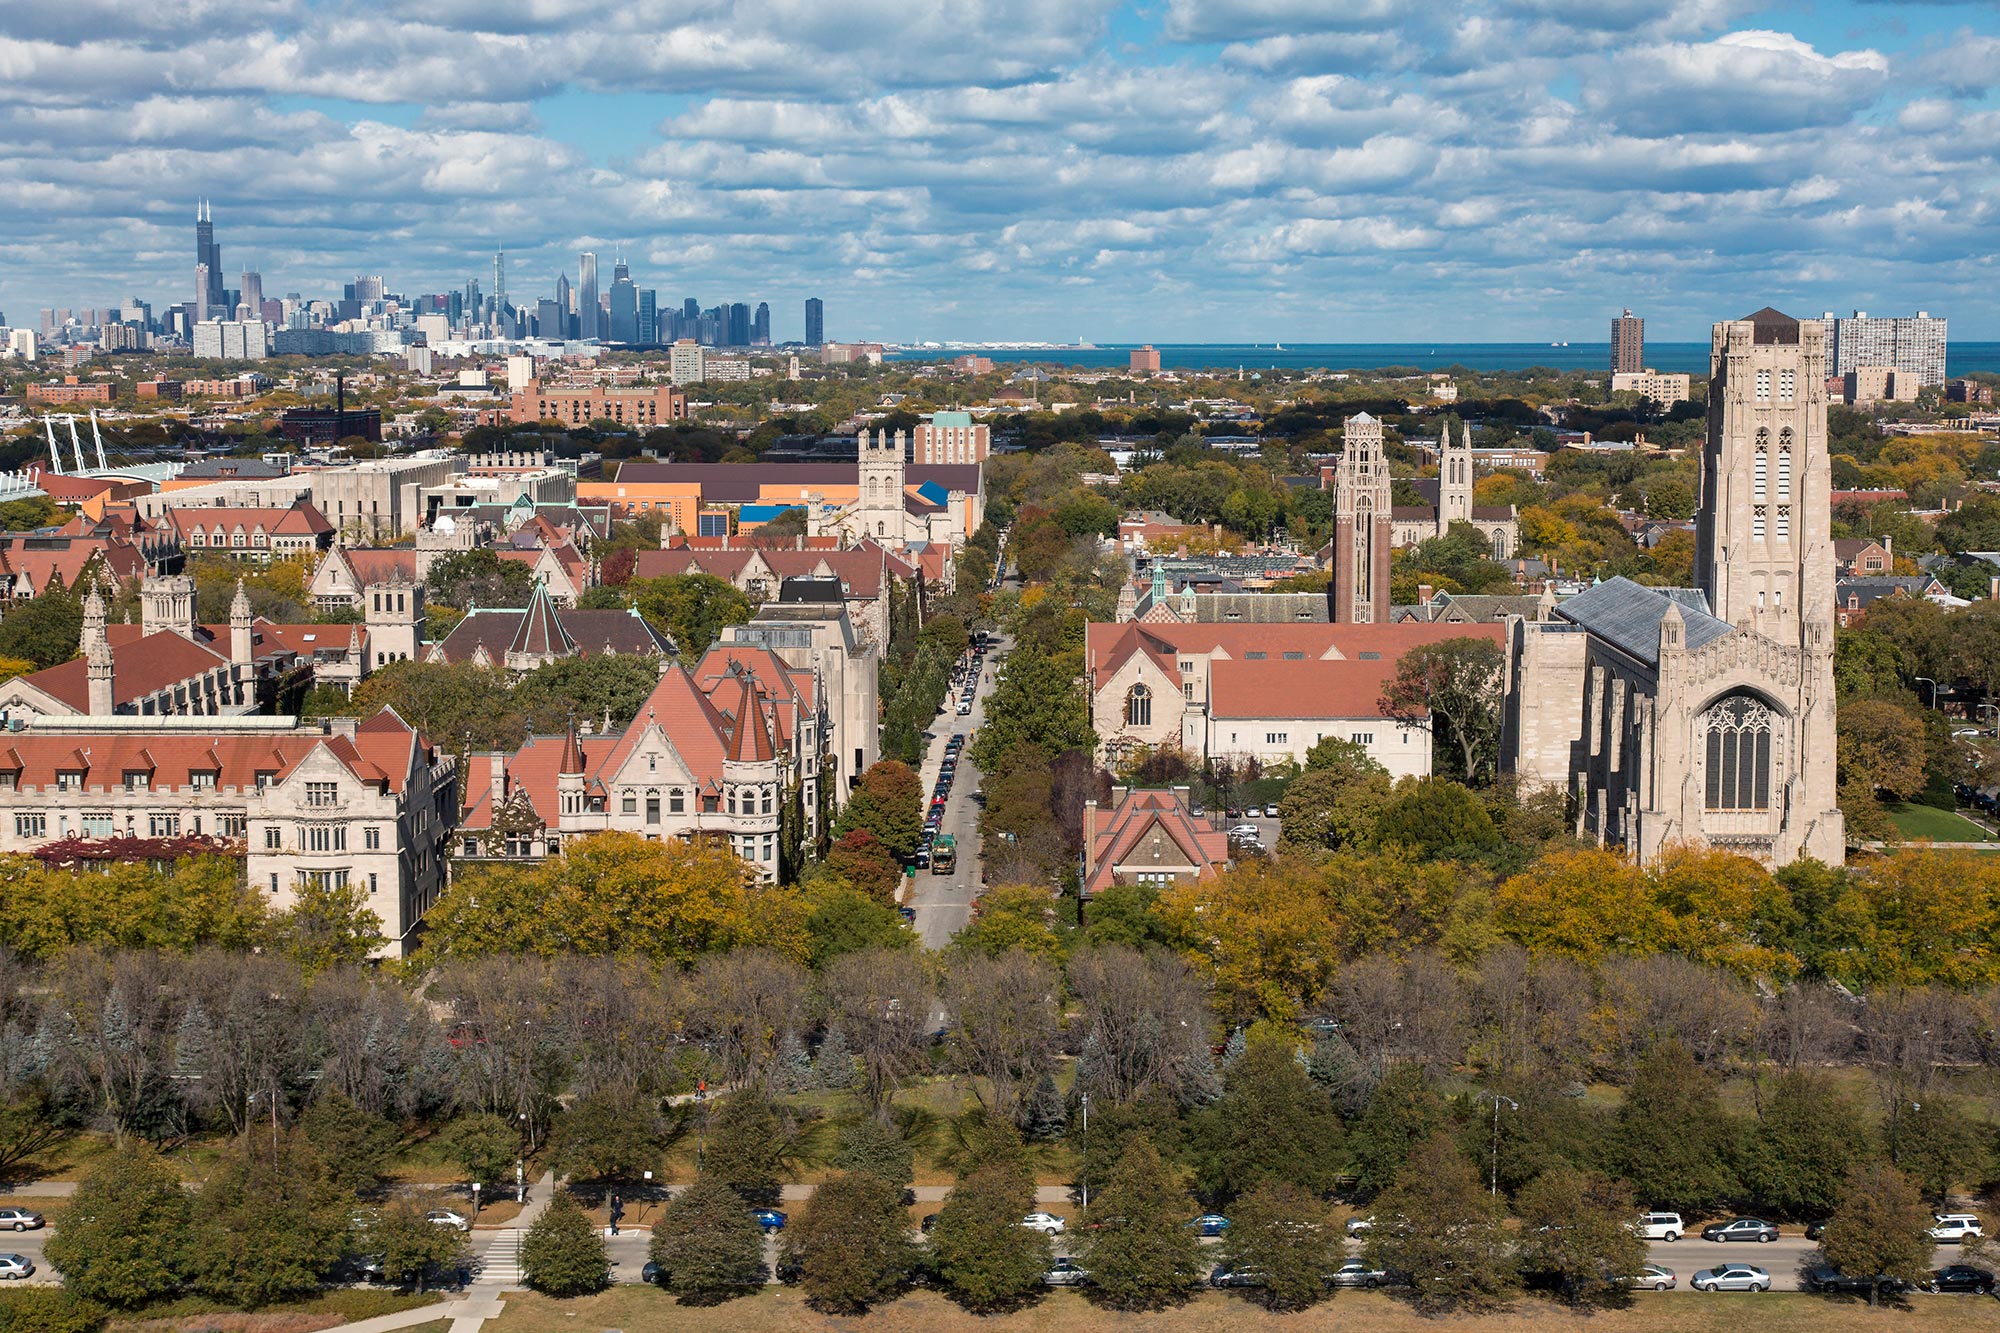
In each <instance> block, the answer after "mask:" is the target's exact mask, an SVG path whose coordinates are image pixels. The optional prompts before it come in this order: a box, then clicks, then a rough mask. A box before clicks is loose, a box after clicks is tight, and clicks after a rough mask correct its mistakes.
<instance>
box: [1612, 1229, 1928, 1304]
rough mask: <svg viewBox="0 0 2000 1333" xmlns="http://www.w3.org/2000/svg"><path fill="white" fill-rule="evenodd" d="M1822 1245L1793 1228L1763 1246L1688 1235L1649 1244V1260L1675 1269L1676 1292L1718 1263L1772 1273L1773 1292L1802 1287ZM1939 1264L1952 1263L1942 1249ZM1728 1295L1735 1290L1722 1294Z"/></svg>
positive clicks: (1685, 1289)
mask: <svg viewBox="0 0 2000 1333" xmlns="http://www.w3.org/2000/svg"><path fill="white" fill-rule="evenodd" d="M1818 1248H1819V1246H1818V1245H1817V1244H1815V1243H1814V1242H1812V1241H1809V1240H1807V1239H1806V1238H1805V1237H1804V1236H1802V1235H1800V1234H1799V1233H1798V1232H1796V1231H1793V1232H1791V1233H1789V1234H1786V1235H1781V1236H1779V1237H1778V1238H1777V1239H1776V1240H1774V1241H1771V1242H1770V1243H1769V1244H1765V1245H1759V1244H1758V1243H1757V1242H1755V1241H1712V1240H1702V1239H1700V1238H1699V1237H1693V1238H1690V1237H1686V1236H1683V1237H1682V1238H1681V1239H1679V1240H1677V1241H1674V1242H1673V1243H1672V1244H1668V1243H1667V1242H1666V1241H1660V1240H1656V1241H1653V1242H1651V1243H1650V1244H1649V1245H1647V1247H1646V1259H1647V1261H1648V1262H1649V1263H1656V1264H1658V1265H1659V1266H1660V1267H1662V1268H1668V1269H1672V1270H1673V1274H1674V1277H1675V1278H1676V1279H1677V1281H1676V1284H1675V1286H1674V1290H1675V1291H1692V1290H1694V1288H1692V1287H1690V1286H1689V1285H1688V1282H1689V1280H1690V1279H1692V1278H1693V1277H1694V1275H1695V1274H1696V1273H1699V1272H1700V1271H1701V1270H1702V1269H1704V1268H1714V1267H1715V1266H1716V1265H1718V1264H1753V1265H1755V1266H1756V1267H1758V1268H1761V1269H1763V1270H1764V1271H1765V1272H1767V1273H1769V1274H1770V1275H1771V1290H1772V1291H1797V1290H1798V1289H1799V1265H1800V1263H1801V1262H1802V1261H1803V1260H1804V1259H1805V1257H1806V1256H1807V1255H1808V1254H1811V1253H1813V1252H1814V1251H1816V1250H1817V1249H1818ZM1936 1262H1937V1263H1938V1264H1939V1265H1943V1264H1947V1263H1949V1262H1951V1260H1950V1258H1949V1257H1947V1255H1946V1254H1945V1253H1944V1252H1943V1251H1940V1252H1939V1254H1938V1257H1937V1261H1936ZM1720 1294H1722V1295H1724V1296H1728V1295H1733V1294H1735V1293H1732V1292H1722V1293H1720Z"/></svg>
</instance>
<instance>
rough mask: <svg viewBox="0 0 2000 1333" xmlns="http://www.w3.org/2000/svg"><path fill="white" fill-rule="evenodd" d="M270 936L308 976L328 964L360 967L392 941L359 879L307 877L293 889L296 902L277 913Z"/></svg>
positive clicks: (330, 966) (318, 971)
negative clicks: (341, 880) (345, 881)
mask: <svg viewBox="0 0 2000 1333" xmlns="http://www.w3.org/2000/svg"><path fill="white" fill-rule="evenodd" d="M271 935H272V939H273V942H274V943H276V945H277V946H278V948H280V949H281V950H283V951H284V952H285V953H286V954H287V955H289V956H290V957H291V959H292V961H293V962H295V963H297V964H298V965H299V972H300V974H301V975H302V976H304V977H305V978H306V979H307V980H311V979H312V978H313V977H315V976H317V975H318V974H320V973H321V972H324V971H326V970H327V969H328V968H332V967H354V966H359V965H360V964H362V963H365V962H367V961H368V959H369V958H370V957H371V956H372V955H373V954H374V952H375V951H376V950H377V949H379V948H381V947H382V945H383V944H385V943H386V942H387V941H386V940H385V938H384V937H383V934H382V918H381V917H380V916H379V915H377V914H376V913H375V912H374V911H372V910H370V908H369V906H368V890H367V888H366V887H364V886H363V885H362V884H361V883H360V882H359V881H358V880H357V881H355V882H354V883H351V884H335V883H333V882H331V881H330V880H329V881H327V882H326V883H316V882H314V881H313V880H311V879H310V878H308V879H305V880H303V881H302V882H300V883H299V884H298V885H297V886H296V887H295V888H294V889H293V890H292V905H291V907H289V908H288V909H286V910H285V911H283V912H280V913H279V914H278V915H277V916H276V917H274V918H272V921H271Z"/></svg>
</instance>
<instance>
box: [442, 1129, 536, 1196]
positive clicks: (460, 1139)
mask: <svg viewBox="0 0 2000 1333" xmlns="http://www.w3.org/2000/svg"><path fill="white" fill-rule="evenodd" d="M438 1147H439V1148H440V1150H442V1151H443V1153H444V1155H445V1157H446V1159H447V1160H449V1161H450V1162H451V1163H453V1164H454V1165H455V1166H457V1167H458V1168H459V1169H461V1170H462V1171H464V1172H465V1178H466V1180H467V1181H469V1182H470V1181H477V1182H478V1183H480V1184H482V1185H492V1184H496V1183H498V1182H500V1181H503V1180H506V1179H507V1178H508V1177H509V1176H511V1175H513V1174H514V1163H515V1162H516V1161H518V1160H519V1159H520V1156H521V1136H520V1135H519V1134H518V1133H516V1132H515V1130H514V1127H513V1126H512V1125H510V1124H508V1123H507V1122H506V1121H505V1120H502V1119H501V1118H500V1117H499V1116H497V1115H489V1114H486V1113H483V1112H482V1113H479V1114H475V1115H462V1116H460V1117H459V1118H458V1119H456V1120H454V1121H452V1122H451V1123H450V1124H448V1125H446V1126H445V1127H444V1130H443V1132H442V1133H440V1134H439V1135H438Z"/></svg>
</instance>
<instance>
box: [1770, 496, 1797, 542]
mask: <svg viewBox="0 0 2000 1333" xmlns="http://www.w3.org/2000/svg"><path fill="white" fill-rule="evenodd" d="M1772 532H1773V535H1774V536H1775V537H1776V538H1777V539H1778V540H1779V541H1781V542H1788V541H1790V540H1791V539H1792V507H1791V506H1790V505H1779V506H1778V518H1777V526H1776V527H1775V528H1774V529H1773V530H1772Z"/></svg>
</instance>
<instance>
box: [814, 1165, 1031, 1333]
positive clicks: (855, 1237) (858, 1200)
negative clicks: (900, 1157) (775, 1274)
mask: <svg viewBox="0 0 2000 1333" xmlns="http://www.w3.org/2000/svg"><path fill="white" fill-rule="evenodd" d="M1016 1220H1017V1221H1018V1220H1019V1219H1016ZM784 1249H785V1254H786V1256H787V1257H788V1258H789V1259H791V1260H792V1261H793V1262H795V1263H797V1264H798V1266H799V1281H800V1283H801V1285H803V1286H804V1287H805V1290H806V1296H807V1299H808V1300H810V1301H811V1302H812V1304H813V1307H814V1308H815V1309H818V1310H822V1311H825V1312H826V1313H828V1314H861V1313H863V1312H865V1311H866V1310H867V1309H868V1307H869V1306H870V1305H872V1304H873V1303H874V1302H876V1301H879V1300H881V1299H883V1298H884V1297H886V1296H888V1295H890V1294H892V1293H893V1292H895V1290H896V1289H897V1288H899V1287H900V1286H902V1285H903V1283H904V1282H905V1281H906V1280H907V1278H908V1276H909V1272H910V1266H911V1263H912V1262H913V1260H914V1258H915V1254H914V1251H913V1248H912V1246H911V1244H910V1227H909V1214H908V1213H907V1212H905V1211H904V1210H903V1198H902V1191H901V1189H899V1188H898V1187H897V1186H895V1185H892V1184H890V1183H889V1182H888V1181H886V1180H883V1179H882V1178H881V1177H880V1176H875V1175H871V1174H869V1173H868V1172H866V1171H850V1172H846V1173H844V1174H841V1175H837V1176H834V1177H832V1178H830V1179H828V1180H826V1181H824V1182H823V1183H821V1185H820V1186H819V1188H818V1189H816V1190H814V1191H813V1196H812V1198H811V1200H810V1201H808V1202H807V1204H806V1206H805V1208H804V1209H803V1211H802V1212H801V1214H800V1215H799V1217H797V1218H796V1219H794V1220H793V1221H792V1222H791V1224H790V1225H788V1226H787V1227H786V1228H785V1244H784Z"/></svg>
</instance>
